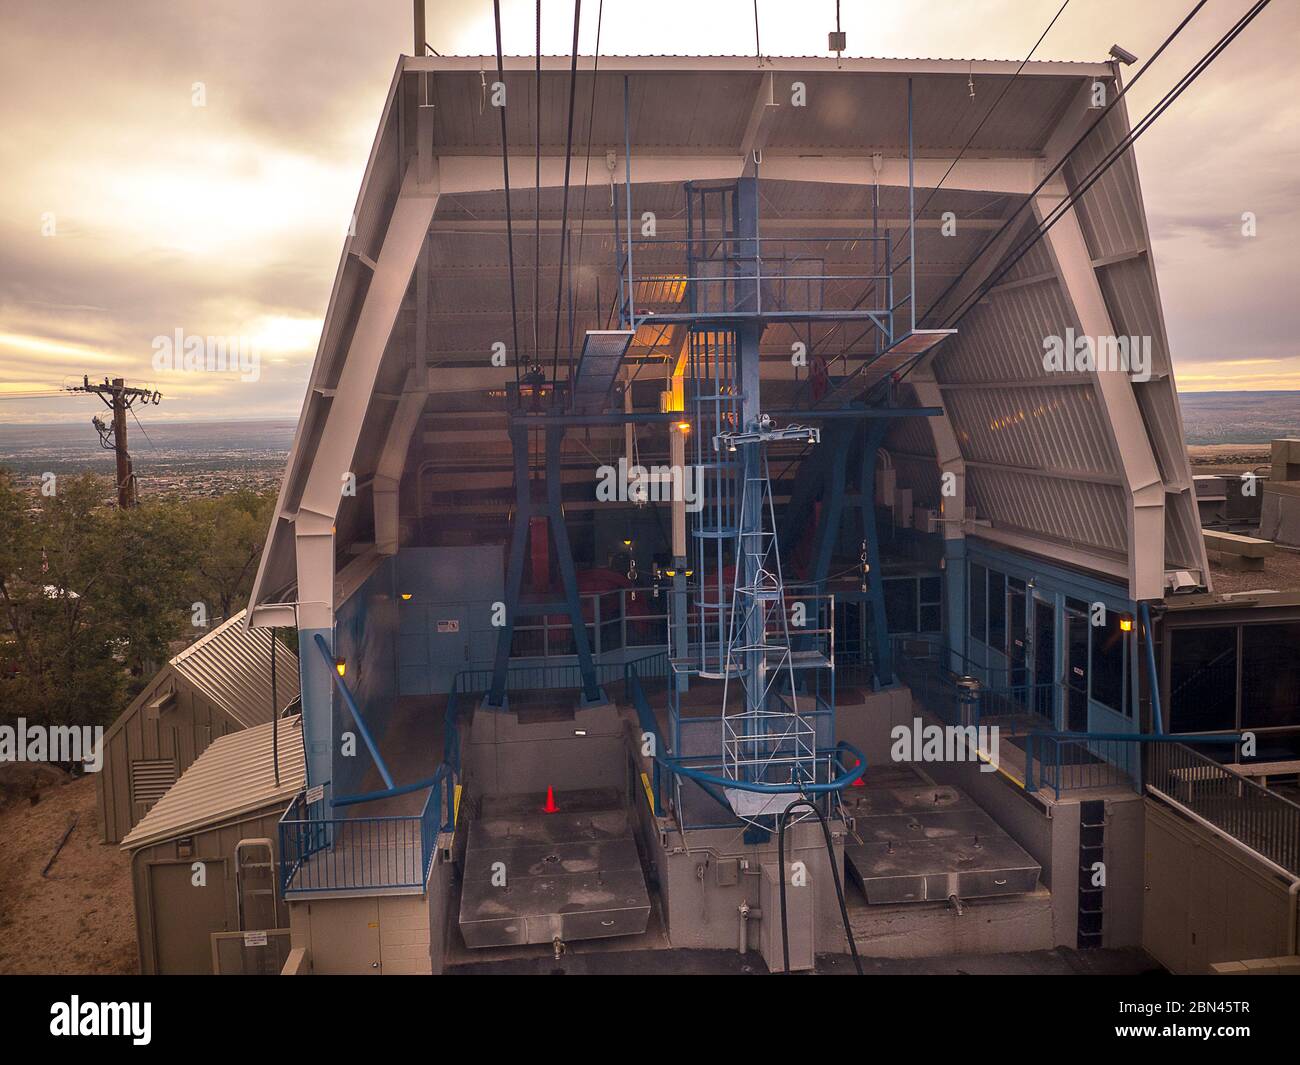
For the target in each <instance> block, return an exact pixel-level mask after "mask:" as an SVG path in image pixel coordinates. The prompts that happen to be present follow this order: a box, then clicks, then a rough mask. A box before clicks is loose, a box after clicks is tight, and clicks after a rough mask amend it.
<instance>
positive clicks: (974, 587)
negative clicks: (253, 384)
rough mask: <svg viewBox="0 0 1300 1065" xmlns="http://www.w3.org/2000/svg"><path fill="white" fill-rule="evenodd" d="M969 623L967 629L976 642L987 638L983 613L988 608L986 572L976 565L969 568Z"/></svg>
mask: <svg viewBox="0 0 1300 1065" xmlns="http://www.w3.org/2000/svg"><path fill="white" fill-rule="evenodd" d="M967 605H968V607H969V613H970V621H969V624H968V629H969V631H970V634H971V635H972V636H974V637H975V639H977V640H984V639H986V638H987V636H988V619H987V617H986V616H985V612H986V610H987V607H988V571H987V570H986V569H985V568H984V567H983V566H981V565H979V564H978V563H975V562H972V563H971V567H970V595H969V597H968V603H967Z"/></svg>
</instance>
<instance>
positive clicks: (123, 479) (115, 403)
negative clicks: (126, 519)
mask: <svg viewBox="0 0 1300 1065" xmlns="http://www.w3.org/2000/svg"><path fill="white" fill-rule="evenodd" d="M68 391H69V392H89V393H91V394H93V395H96V396H98V397H99V398H100V399H101V400H103V401H104V406H106V407H107V408H108V409H109V410H111V411H112V412H113V424H112V425H111V426H110V425H106V424H105V423H104V421H103V419H101V418H99V417H98V416H97V417H95V418H93V419H91V422H92V424H93V425H94V426H95V428H96V430H98V432H99V443H100V446H101V447H103V448H104V449H105V450H106V451H112V452H114V453H115V455H116V458H117V505H118V506H119V507H121V508H122V509H123V510H125V509H127V508H128V507H133V506H135V505H136V503H137V502H138V499H137V496H136V487H135V470H134V468H133V467H132V464H131V453H130V452H129V451H127V449H126V412H127V411H128V410H130V409H131V407H132V406H133V405H134V404H135V402H136V401H137V400H139V401H140V402H141V403H158V402H159V401H160V400H161V399H162V393H161V392H151V391H150V390H149V389H147V388H128V387H127V384H126V381H125V379H124V378H121V377H114V378H113V380H112V381H110V380H109V379H108V378H107V377H105V378H104V382H103V384H97V385H92V384H91V383H90V377H89V376H88V375H87V376H84V377H82V379H81V384H79V385H72V386H70V387H69V388H68Z"/></svg>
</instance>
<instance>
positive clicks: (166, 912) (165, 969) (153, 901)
mask: <svg viewBox="0 0 1300 1065" xmlns="http://www.w3.org/2000/svg"><path fill="white" fill-rule="evenodd" d="M203 864H204V866H206V877H205V883H204V885H203V886H202V887H196V886H195V885H194V882H193V878H194V872H193V869H192V868H191V863H189V862H168V863H166V864H163V865H151V866H149V904H150V908H151V910H152V911H153V945H154V960H155V963H156V964H157V966H158V973H159V974H160V975H165V976H182V975H209V974H211V972H212V942H211V940H210V938H209V937H210V936H211V935H212V933H213V932H230V931H234V929H232V928H231V927H230V922H229V920H228V916H227V911H226V863H225V862H224V861H211V860H206V861H204V863H203Z"/></svg>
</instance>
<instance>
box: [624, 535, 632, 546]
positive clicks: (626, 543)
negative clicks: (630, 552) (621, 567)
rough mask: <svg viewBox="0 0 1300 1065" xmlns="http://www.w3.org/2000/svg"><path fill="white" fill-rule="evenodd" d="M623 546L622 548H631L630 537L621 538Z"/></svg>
mask: <svg viewBox="0 0 1300 1065" xmlns="http://www.w3.org/2000/svg"><path fill="white" fill-rule="evenodd" d="M623 546H624V547H631V546H632V537H630V536H625V537H623Z"/></svg>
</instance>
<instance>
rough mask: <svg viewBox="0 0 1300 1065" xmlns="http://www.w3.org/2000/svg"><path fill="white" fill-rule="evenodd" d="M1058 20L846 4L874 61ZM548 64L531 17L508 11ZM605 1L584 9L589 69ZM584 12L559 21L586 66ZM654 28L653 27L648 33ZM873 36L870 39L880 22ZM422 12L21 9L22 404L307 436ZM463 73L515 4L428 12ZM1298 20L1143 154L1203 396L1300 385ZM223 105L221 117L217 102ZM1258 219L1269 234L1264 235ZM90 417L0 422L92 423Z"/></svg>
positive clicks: (1137, 12) (1238, 47)
mask: <svg viewBox="0 0 1300 1065" xmlns="http://www.w3.org/2000/svg"><path fill="white" fill-rule="evenodd" d="M758 6H759V15H760V30H761V34H762V47H763V51H764V52H765V53H767V54H784V55H803V54H806V55H820V54H823V53H824V52H825V45H826V31H827V30H828V29H831V28H833V19H834V3H833V0H799V2H797V3H794V2H788V0H782V2H778V0H759V5H758ZM1059 6H1060V0H962V2H955V0H872V2H870V3H866V2H846V3H844V4H843V9H844V10H843V25H844V29H845V30H846V31H847V33H848V41H849V54H852V55H874V56H890V57H900V56H932V57H960V58H967V57H975V58H999V59H1016V60H1019V59H1021V58H1023V57H1024V55H1025V53H1026V52H1027V51H1028V50H1029V48H1030V47H1031V46H1032V44H1033V42H1034V40H1035V39H1036V38H1037V36H1038V34H1039V33H1040V32H1041V31H1042V28H1043V27H1044V26H1046V25H1047V23H1048V21H1049V19H1050V18H1051V16H1052V15H1053V13H1054V12H1055V11H1056V9H1057V8H1058V7H1059ZM1191 6H1192V0H1143V2H1142V3H1140V4H1139V3H1133V2H1132V0H1071V2H1070V3H1069V5H1068V7H1067V8H1066V10H1065V13H1064V14H1063V15H1062V16H1061V17H1060V19H1059V21H1058V22H1057V23H1056V25H1055V27H1054V28H1053V29H1052V31H1051V33H1050V34H1049V35H1048V37H1047V39H1046V40H1045V41H1044V42H1043V44H1042V46H1041V47H1040V49H1039V51H1038V52H1037V53H1036V55H1035V58H1042V59H1094V60H1095V59H1102V58H1104V57H1105V55H1106V52H1107V49H1109V47H1110V46H1111V44H1113V43H1116V42H1118V43H1120V44H1122V45H1123V46H1124V47H1126V48H1128V49H1129V50H1130V51H1132V52H1134V53H1136V54H1137V55H1138V56H1139V57H1144V56H1146V55H1149V54H1150V53H1151V52H1152V51H1154V49H1155V48H1156V46H1157V45H1158V44H1159V42H1160V41H1161V40H1162V39H1163V38H1164V36H1165V34H1166V33H1167V32H1168V31H1169V30H1170V29H1171V28H1172V27H1173V26H1174V25H1175V24H1176V23H1177V21H1178V20H1179V19H1181V18H1182V16H1183V15H1184V14H1185V13H1186V12H1187V10H1189V9H1190V8H1191ZM1248 6H1249V4H1248V3H1247V0H1210V2H1209V3H1208V4H1207V5H1206V8H1205V9H1204V10H1203V11H1202V12H1201V14H1200V15H1198V17H1197V19H1196V20H1195V21H1194V22H1193V23H1192V25H1191V26H1190V27H1189V28H1188V30H1187V31H1185V32H1184V34H1183V36H1182V37H1181V38H1180V39H1179V42H1178V43H1177V44H1176V45H1175V46H1174V47H1171V49H1170V50H1169V51H1168V52H1167V53H1166V54H1165V56H1164V57H1162V58H1161V60H1160V62H1159V64H1158V65H1157V66H1155V67H1153V68H1152V70H1151V72H1150V73H1149V74H1147V75H1146V76H1145V77H1144V78H1143V79H1142V81H1141V82H1140V83H1139V84H1138V86H1137V87H1136V88H1135V89H1134V90H1133V92H1132V93H1131V94H1130V96H1129V103H1130V107H1129V110H1130V114H1131V115H1133V116H1134V117H1135V118H1136V117H1137V116H1138V115H1141V114H1143V113H1145V111H1146V109H1147V107H1149V106H1150V105H1151V103H1153V102H1154V101H1155V100H1156V99H1158V98H1159V96H1160V95H1162V94H1163V92H1164V91H1165V89H1166V88H1167V87H1168V86H1169V85H1170V84H1172V82H1173V81H1174V80H1176V78H1177V77H1178V76H1179V75H1181V74H1182V73H1183V71H1185V70H1186V69H1187V68H1188V67H1189V66H1190V65H1191V63H1192V62H1194V61H1195V59H1196V58H1198V57H1199V56H1200V55H1201V54H1202V53H1203V52H1204V51H1205V50H1206V48H1208V47H1209V45H1210V44H1211V43H1213V41H1214V40H1216V39H1217V38H1218V36H1219V35H1220V34H1221V33H1222V32H1223V30H1224V29H1226V28H1227V27H1228V26H1229V25H1231V23H1232V22H1233V21H1235V20H1236V18H1237V17H1238V16H1239V15H1240V14H1241V13H1242V12H1244V11H1245V10H1246V9H1247V7H1248ZM503 7H504V12H505V15H504V19H505V24H506V29H505V38H506V40H505V45H506V51H507V52H511V53H518V54H523V53H531V51H532V33H533V21H532V20H533V4H532V0H522V2H520V0H505V2H504V4H503ZM598 7H599V0H587V2H586V3H585V4H584V5H583V9H584V10H583V14H584V24H585V27H586V29H585V31H584V34H583V51H584V53H590V52H591V50H592V48H593V46H594V43H595V23H596V13H597V8H598ZM572 11H573V5H572V2H571V0H567V2H566V0H544V3H543V12H544V23H545V28H544V33H543V50H544V51H545V52H547V53H549V54H567V52H568V50H569V43H570V36H571V33H572ZM650 12H653V14H649V13H650ZM868 13H869V17H868ZM410 26H411V2H410V0H364V2H363V0H350V2H349V0H274V2H267V0H222V2H221V3H219V4H213V3H210V2H207V0H203V2H200V0H116V2H114V3H104V2H102V0H60V2H59V3H48V2H44V0H4V3H3V8H2V10H0V173H2V174H3V175H4V176H3V183H2V187H3V189H4V195H3V196H2V197H0V393H4V392H16V391H28V390H39V389H49V388H51V387H57V386H59V385H60V384H62V383H63V382H64V381H65V379H68V378H69V377H75V378H78V379H79V378H80V375H81V374H82V373H86V372H89V373H90V374H91V375H92V377H97V376H98V377H102V376H104V375H106V374H108V375H116V374H122V375H125V376H126V377H127V378H128V379H131V380H139V381H141V382H144V381H148V382H151V383H153V384H154V385H155V387H157V388H159V389H161V390H162V391H163V392H164V393H165V395H166V397H167V398H166V399H165V401H164V403H163V405H162V406H160V407H158V408H157V409H156V410H154V409H152V408H151V409H150V417H151V418H169V419H178V420H189V419H194V418H230V417H294V416H296V414H297V412H298V409H299V406H300V404H301V401H302V393H303V389H304V386H305V384H306V380H307V376H308V371H309V369H310V364H311V359H312V356H313V355H314V352H315V346H316V340H317V337H318V335H319V331H320V325H321V319H322V316H323V314H324V311H325V305H326V302H327V300H328V297H329V289H330V285H331V283H332V280H333V276H334V271H335V268H336V266H337V262H338V256H339V252H340V248H341V245H342V239H343V235H344V228H345V226H346V225H347V219H348V213H349V212H350V211H351V209H352V205H353V203H354V201H355V198H356V192H357V188H358V187H359V184H360V180H361V174H362V170H363V168H364V165H365V159H366V155H367V153H368V151H369V148H370V142H371V138H372V136H373V134H374V129H375V125H376V122H377V119H378V115H379V111H380V108H381V107H382V104H383V100H384V96H385V93H386V91H387V88H388V84H389V82H390V80H391V78H392V73H393V67H394V64H395V62H396V57H397V54H398V53H399V52H402V51H408V52H409V51H410V50H411V29H410ZM428 38H429V43H430V44H431V45H432V46H433V47H434V48H436V49H437V50H438V51H439V52H442V53H444V54H447V53H462V54H484V53H488V52H491V51H492V50H493V47H494V46H493V38H492V5H491V3H490V2H489V0H459V2H452V0H428ZM1298 39H1300V3H1297V2H1296V0H1274V2H1273V3H1272V5H1271V6H1270V7H1269V8H1268V9H1267V10H1266V11H1265V12H1264V13H1263V14H1262V15H1261V16H1260V17H1259V18H1258V19H1257V20H1256V21H1255V23H1254V24H1252V26H1251V27H1250V28H1249V29H1247V31H1246V32H1245V33H1244V34H1243V35H1242V37H1241V38H1240V39H1239V40H1238V41H1237V42H1236V43H1234V44H1233V45H1232V46H1231V47H1230V48H1229V50H1228V51H1227V52H1226V53H1225V54H1224V55H1223V57H1222V58H1221V59H1219V60H1218V61H1217V62H1216V63H1215V64H1214V65H1213V66H1212V67H1211V68H1210V69H1209V71H1208V72H1207V73H1206V74H1205V75H1204V76H1203V77H1202V78H1201V79H1200V80H1199V81H1198V82H1197V83H1196V84H1195V85H1194V86H1193V87H1192V88H1191V89H1190V90H1189V91H1188V92H1187V93H1185V94H1184V95H1183V97H1182V98H1181V99H1180V100H1179V101H1178V102H1177V103H1175V104H1174V106H1173V107H1172V108H1171V109H1170V110H1169V112H1168V113H1167V114H1166V115H1165V116H1164V117H1163V118H1162V119H1161V120H1160V121H1159V122H1158V123H1157V124H1156V125H1155V126H1154V127H1153V128H1152V130H1151V131H1150V132H1149V133H1148V134H1146V135H1145V136H1144V137H1143V139H1142V140H1141V142H1140V143H1139V145H1138V147H1137V156H1138V163H1139V166H1140V169H1141V176H1142V181H1143V189H1144V193H1145V197H1146V203H1147V209H1148V213H1149V218H1150V225H1151V230H1152V238H1153V240H1154V243H1155V254H1156V260H1157V268H1158V271H1159V278H1160V288H1161V295H1162V298H1163V300H1164V306H1165V312H1166V317H1167V319H1168V325H1169V331H1170V334H1171V340H1172V344H1173V350H1174V354H1175V366H1176V372H1177V376H1178V382H1179V386H1180V388H1182V389H1184V390H1194V391H1204V390H1210V389H1234V390H1235V389H1253V388H1269V389H1275V388H1284V389H1297V388H1300V347H1298V346H1297V342H1296V336H1297V334H1298V333H1300V293H1297V287H1298V286H1297V280H1300V268H1298V266H1297V260H1298V258H1300V253H1298V252H1297V249H1298V248H1300V196H1298V195H1297V193H1300V179H1297V176H1296V175H1297V167H1298V164H1300V132H1298V131H1300V91H1298V90H1300V75H1298V74H1297V71H1296V62H1295V42H1296V40H1298ZM753 47H754V37H753V6H752V2H751V0H709V2H708V3H704V2H702V0H655V2H654V3H646V2H645V0H605V3H604V16H603V28H602V34H601V51H602V52H604V53H606V54H609V53H622V54H646V53H662V52H670V53H678V54H681V53H698V54H738V53H739V54H744V53H752V51H753ZM199 82H201V83H202V86H203V88H202V92H203V93H204V96H205V99H204V100H203V104H204V105H203V106H195V89H194V86H195V83H199ZM1245 211H1251V212H1254V214H1255V215H1256V217H1257V220H1258V222H1257V225H1258V232H1257V235H1256V236H1255V237H1254V238H1253V239H1247V238H1245V237H1243V236H1242V235H1241V216H1242V213H1243V212H1245ZM177 328H183V329H184V330H185V331H186V333H192V334H215V335H223V336H232V335H241V336H247V337H251V338H252V339H253V340H254V341H255V342H256V344H257V345H258V348H259V350H260V352H261V355H262V377H261V381H260V382H259V384H258V385H257V386H256V387H252V388H250V387H248V386H246V385H240V384H239V383H238V377H237V376H234V375H232V376H221V375H215V374H159V373H157V372H155V371H154V369H153V367H152V366H151V356H152V347H151V342H152V340H153V338H154V337H156V336H158V335H160V334H163V335H171V334H173V333H174V331H175V330H176V329H177ZM90 402H91V401H89V400H78V399H76V398H72V397H60V398H57V399H49V400H47V399H42V400H25V399H17V398H10V399H7V400H4V401H3V402H0V422H33V421H52V420H73V421H83V420H84V419H85V418H86V417H87V415H88V410H89V406H88V405H89V403H90Z"/></svg>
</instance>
